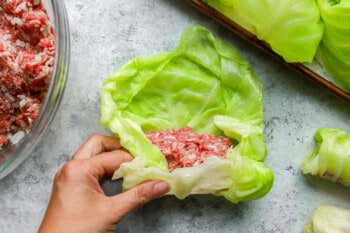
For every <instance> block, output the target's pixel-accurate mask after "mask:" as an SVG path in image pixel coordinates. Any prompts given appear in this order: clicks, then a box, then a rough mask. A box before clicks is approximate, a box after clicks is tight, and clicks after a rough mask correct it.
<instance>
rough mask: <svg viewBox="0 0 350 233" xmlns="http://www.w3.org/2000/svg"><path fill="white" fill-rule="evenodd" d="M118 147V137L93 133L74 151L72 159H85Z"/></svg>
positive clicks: (119, 146) (118, 148)
mask: <svg viewBox="0 0 350 233" xmlns="http://www.w3.org/2000/svg"><path fill="white" fill-rule="evenodd" d="M120 149H121V145H120V142H119V139H117V138H115V137H111V136H103V135H99V134H93V135H92V136H90V137H89V138H88V140H87V141H86V142H85V143H84V144H83V145H81V146H80V148H79V149H78V150H77V151H76V152H75V153H74V155H73V156H72V159H86V158H90V157H93V156H95V155H98V154H101V153H103V152H109V151H114V150H120Z"/></svg>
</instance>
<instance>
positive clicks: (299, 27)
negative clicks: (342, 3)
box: [203, 0, 323, 62]
mask: <svg viewBox="0 0 350 233" xmlns="http://www.w3.org/2000/svg"><path fill="white" fill-rule="evenodd" d="M203 1H204V2H206V3H207V4H208V5H209V6H211V7H213V8H214V9H216V10H217V11H219V12H221V13H222V14H224V15H225V16H227V17H228V18H230V19H232V20H233V21H234V22H236V23H238V24H239V25H240V26H242V27H243V28H245V29H246V30H248V31H250V32H251V33H253V34H255V35H256V36H257V38H258V39H260V40H263V41H265V42H267V43H268V44H269V45H270V46H271V49H272V50H273V51H275V52H276V53H277V54H279V55H281V56H282V57H283V58H284V60H285V61H286V62H312V61H313V58H314V56H315V54H316V51H317V48H318V45H319V43H320V41H321V38H322V36H323V24H322V22H321V19H320V13H319V11H318V8H317V5H316V3H315V1H314V0H284V1H281V0H258V1H257V0H245V1H240V0H203Z"/></svg>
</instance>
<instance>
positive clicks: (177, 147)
mask: <svg viewBox="0 0 350 233" xmlns="http://www.w3.org/2000/svg"><path fill="white" fill-rule="evenodd" d="M146 135H147V137H148V139H149V140H150V141H151V142H152V144H153V145H155V146H157V147H159V149H160V151H161V152H162V153H163V154H164V155H165V157H166V159H167V161H168V167H169V170H170V171H173V170H174V169H176V168H182V167H193V166H196V165H198V164H201V163H203V161H204V160H205V158H207V157H209V156H213V155H214V156H218V157H221V158H226V152H227V150H228V149H229V148H230V147H231V146H232V142H231V140H230V139H229V138H226V137H223V136H217V135H208V134H204V133H198V132H194V131H193V129H192V128H191V127H189V126H186V127H184V128H181V129H178V130H165V131H158V132H150V133H147V134H146Z"/></svg>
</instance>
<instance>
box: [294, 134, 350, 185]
mask: <svg viewBox="0 0 350 233" xmlns="http://www.w3.org/2000/svg"><path fill="white" fill-rule="evenodd" d="M315 140H316V142H317V147H316V148H315V149H314V150H312V151H311V152H310V153H309V154H308V155H307V156H306V157H305V158H304V160H303V162H302V164H301V169H302V171H303V173H304V174H311V175H315V176H319V177H321V178H323V179H327V180H331V181H333V182H338V183H340V184H343V185H344V186H350V135H349V134H347V132H346V131H344V130H340V129H333V128H320V129H319V130H317V132H316V133H315Z"/></svg>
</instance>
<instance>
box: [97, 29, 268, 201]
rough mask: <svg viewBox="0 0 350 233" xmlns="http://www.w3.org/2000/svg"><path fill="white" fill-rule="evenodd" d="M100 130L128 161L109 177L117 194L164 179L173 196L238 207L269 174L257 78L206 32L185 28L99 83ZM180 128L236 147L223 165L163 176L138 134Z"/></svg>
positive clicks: (260, 192) (260, 190)
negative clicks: (169, 45)
mask: <svg viewBox="0 0 350 233" xmlns="http://www.w3.org/2000/svg"><path fill="white" fill-rule="evenodd" d="M101 124H102V125H103V126H107V127H108V128H109V129H110V130H111V132H113V133H115V135H116V136H117V137H119V138H120V142H121V144H122V146H123V147H124V148H126V149H127V150H128V151H129V152H130V153H131V154H132V155H133V156H134V157H135V159H134V160H133V161H132V162H129V163H124V164H123V165H122V166H121V167H120V168H119V169H118V170H117V171H116V172H115V174H114V178H115V179H117V178H123V187H124V189H129V188H131V187H133V186H135V185H137V184H139V183H141V182H143V181H146V180H165V181H167V182H169V184H170V186H171V190H170V192H169V194H174V195H175V196H177V197H178V198H185V197H186V196H188V195H190V194H207V193H212V194H215V195H220V196H224V197H226V198H227V199H228V200H230V201H232V202H234V203H237V202H240V201H245V200H251V199H257V198H260V197H262V196H264V195H265V194H267V193H268V192H269V190H270V189H271V187H272V183H273V179H274V176H273V173H272V171H271V170H270V169H269V168H267V167H266V166H265V165H264V164H263V160H264V158H265V156H266V153H267V149H266V145H265V143H264V133H263V129H264V119H263V104H262V84H261V80H260V79H259V78H258V77H257V76H256V75H255V74H254V73H253V71H252V69H251V66H250V64H249V63H248V62H247V61H246V60H245V59H244V58H243V57H242V56H241V55H240V53H239V52H238V51H237V50H236V49H235V48H233V47H232V46H231V45H229V44H227V43H225V42H223V41H222V40H220V39H218V38H215V37H214V36H213V35H212V34H211V33H210V32H209V31H208V30H207V29H205V28H202V27H198V26H195V25H191V26H189V27H188V28H187V29H186V30H185V31H184V33H183V35H182V37H181V40H180V43H179V45H178V46H177V47H176V49H175V50H173V51H171V52H163V53H159V54H154V55H146V56H140V57H136V58H134V59H133V60H131V61H130V62H128V63H126V64H125V65H123V66H122V67H120V68H119V69H117V70H116V71H115V72H113V73H112V74H111V75H110V76H109V77H108V78H106V80H105V81H104V83H103V86H102V89H101ZM184 126H190V127H192V128H193V130H194V131H197V132H202V133H207V134H214V135H225V136H227V137H229V138H231V139H232V141H233V142H234V144H235V147H234V148H232V149H231V150H229V152H228V154H227V159H220V158H216V157H209V158H208V159H206V160H205V161H204V163H203V164H202V165H198V166H195V167H191V168H178V169H175V170H174V171H173V172H171V173H169V171H168V168H167V161H166V159H165V156H164V155H163V154H162V153H161V152H160V150H159V149H158V148H157V147H155V146H153V145H152V143H151V142H150V141H149V140H148V139H147V137H146V135H145V133H146V132H151V131H161V130H170V129H178V128H182V127H184Z"/></svg>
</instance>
